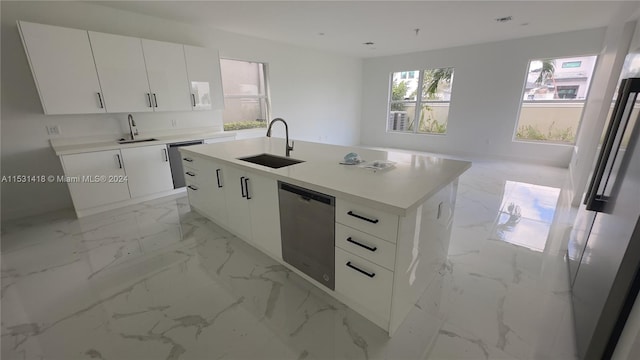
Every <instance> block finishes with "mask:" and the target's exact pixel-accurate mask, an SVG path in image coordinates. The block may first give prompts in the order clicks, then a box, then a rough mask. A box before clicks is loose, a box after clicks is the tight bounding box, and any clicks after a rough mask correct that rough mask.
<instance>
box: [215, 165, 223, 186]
mask: <svg viewBox="0 0 640 360" xmlns="http://www.w3.org/2000/svg"><path fill="white" fill-rule="evenodd" d="M216 179H217V180H218V187H219V188H221V187H222V184H220V169H216Z"/></svg>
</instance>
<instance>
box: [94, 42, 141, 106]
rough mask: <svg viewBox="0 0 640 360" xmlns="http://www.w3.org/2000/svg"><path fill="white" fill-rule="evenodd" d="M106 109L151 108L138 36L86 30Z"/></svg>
mask: <svg viewBox="0 0 640 360" xmlns="http://www.w3.org/2000/svg"><path fill="white" fill-rule="evenodd" d="M89 38H90V40H91V47H92V49H93V57H94V59H95V63H96V69H97V70H98V78H99V79H100V85H102V92H103V94H104V102H105V106H106V107H107V111H108V112H110V113H118V112H145V111H153V107H152V106H153V103H152V99H151V92H150V91H149V81H148V79H147V71H146V67H145V63H144V54H143V52H142V44H141V41H142V40H141V39H139V38H134V37H128V36H120V35H112V34H104V33H98V32H93V31H89Z"/></svg>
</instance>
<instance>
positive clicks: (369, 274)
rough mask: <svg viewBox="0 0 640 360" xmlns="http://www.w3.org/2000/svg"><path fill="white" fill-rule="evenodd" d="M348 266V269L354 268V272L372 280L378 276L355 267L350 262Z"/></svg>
mask: <svg viewBox="0 0 640 360" xmlns="http://www.w3.org/2000/svg"><path fill="white" fill-rule="evenodd" d="M347 266H348V267H350V268H352V269H353V270H355V271H357V272H359V273H361V274H365V275H367V276H368V277H370V278H372V277H374V276H376V273H373V272H368V271H365V270H362V269H360V268H359V267H357V266H354V265H353V264H351V261H348V262H347Z"/></svg>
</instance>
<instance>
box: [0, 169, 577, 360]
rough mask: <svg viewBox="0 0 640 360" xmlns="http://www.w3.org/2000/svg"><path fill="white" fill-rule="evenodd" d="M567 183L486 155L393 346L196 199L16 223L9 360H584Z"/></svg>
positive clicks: (5, 276) (9, 275) (10, 268)
mask: <svg viewBox="0 0 640 360" xmlns="http://www.w3.org/2000/svg"><path fill="white" fill-rule="evenodd" d="M566 175H567V173H566V170H562V169H556V168H549V167H542V166H530V165H519V164H513V163H500V162H486V161H479V162H474V165H473V167H472V168H471V169H470V170H469V171H468V172H467V173H465V174H464V175H463V176H462V177H461V179H460V185H459V191H458V199H457V205H456V210H455V217H454V224H453V226H454V228H453V232H452V239H451V244H450V250H449V260H448V261H447V263H446V264H444V266H443V267H442V269H441V270H440V271H439V273H438V275H437V276H436V277H435V279H434V281H433V282H432V283H431V284H430V286H429V288H428V289H427V291H426V292H425V294H424V295H423V297H422V298H421V299H420V301H419V302H418V303H417V304H416V306H415V308H414V309H413V310H412V312H411V313H410V314H409V316H408V318H407V320H406V321H405V323H404V324H403V325H402V327H401V328H400V329H399V330H398V332H397V333H396V335H395V336H394V337H393V338H389V337H388V336H387V335H386V333H385V332H384V331H383V330H381V329H380V328H378V327H376V326H375V325H374V324H373V323H371V322H369V321H367V320H366V319H364V318H363V317H361V316H360V315H358V314H357V313H355V312H353V311H352V310H350V309H348V308H346V307H345V306H344V305H342V304H341V303H339V302H338V301H336V300H334V299H333V298H331V297H330V296H328V295H326V294H325V293H324V292H323V291H321V290H319V289H317V288H315V287H314V286H312V285H310V284H309V283H307V282H306V281H305V280H303V279H301V278H300V277H299V276H297V275H296V274H294V273H292V272H290V271H289V270H287V269H286V268H285V267H283V266H281V265H278V264H277V263H276V262H275V261H274V260H272V259H270V258H269V257H267V256H266V255H263V254H262V253H260V252H259V251H257V250H255V249H254V248H252V247H251V246H249V245H247V244H245V243H244V242H243V241H241V240H239V239H237V238H236V237H234V236H233V235H231V234H229V233H228V232H226V231H224V230H223V229H221V228H220V227H218V226H217V225H215V224H214V223H212V222H210V221H208V220H206V219H204V218H202V217H201V216H199V215H198V214H196V213H194V212H191V211H190V209H189V205H188V202H187V199H186V198H185V197H173V198H164V199H160V200H156V201H152V202H148V203H144V204H140V205H136V206H131V207H128V208H125V209H120V210H117V211H112V212H109V213H105V214H100V215H96V216H91V217H87V218H83V219H81V220H77V219H75V218H74V216H73V214H71V213H69V212H60V213H54V214H49V215H47V216H41V217H37V218H30V219H24V220H21V221H14V222H11V223H7V224H4V226H3V228H2V359H5V360H8V359H104V360H116V359H484V358H502V359H538V358H552V359H572V358H575V355H574V353H575V351H574V345H573V344H574V341H573V335H572V333H573V330H572V319H571V309H570V299H569V292H568V275H567V268H566V263H565V262H564V260H563V253H564V251H563V249H565V248H566V245H564V244H562V241H561V238H562V236H559V235H561V234H562V233H563V231H564V230H563V229H564V228H563V224H562V221H561V220H562V219H561V218H562V216H559V212H557V211H556V209H557V208H558V206H557V204H558V201H560V204H562V202H563V195H562V192H561V191H560V188H561V186H562V185H563V183H564V180H565V177H566ZM554 218H555V221H554ZM565 225H566V224H565ZM549 234H551V236H549Z"/></svg>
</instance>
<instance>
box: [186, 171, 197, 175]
mask: <svg viewBox="0 0 640 360" xmlns="http://www.w3.org/2000/svg"><path fill="white" fill-rule="evenodd" d="M185 174H187V175H189V176H196V174H194V173H192V172H191V171H187V172H186V173H185Z"/></svg>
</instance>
